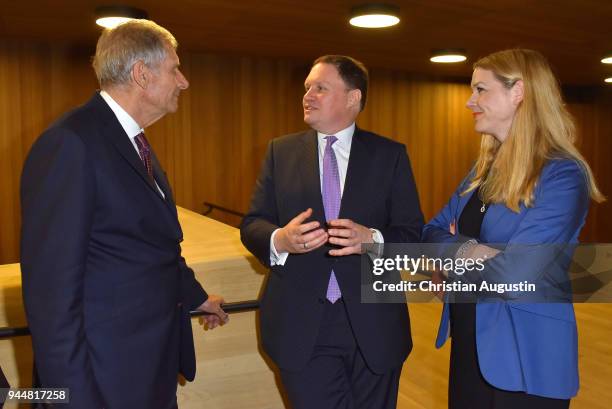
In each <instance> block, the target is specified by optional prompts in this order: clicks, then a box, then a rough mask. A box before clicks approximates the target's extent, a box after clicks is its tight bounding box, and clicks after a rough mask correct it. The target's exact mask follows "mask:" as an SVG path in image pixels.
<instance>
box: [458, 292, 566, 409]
mask: <svg viewBox="0 0 612 409" xmlns="http://www.w3.org/2000/svg"><path fill="white" fill-rule="evenodd" d="M450 312H451V337H452V344H451V358H450V374H449V378H450V379H449V383H448V407H449V409H567V408H569V404H570V401H569V400H565V399H551V398H544V397H541V396H535V395H529V394H527V393H525V392H509V391H504V390H501V389H497V388H495V387H493V386H491V385H490V384H489V383H487V381H486V380H485V379H484V378H483V376H482V374H481V373H480V367H479V366H478V354H477V351H476V304H451V306H450Z"/></svg>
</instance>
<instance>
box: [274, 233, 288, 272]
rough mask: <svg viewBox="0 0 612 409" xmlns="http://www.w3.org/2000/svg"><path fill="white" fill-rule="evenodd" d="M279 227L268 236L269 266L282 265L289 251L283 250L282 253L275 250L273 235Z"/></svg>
mask: <svg viewBox="0 0 612 409" xmlns="http://www.w3.org/2000/svg"><path fill="white" fill-rule="evenodd" d="M279 230H280V228H279V229H276V230H274V231H273V232H272V235H271V236H270V265H271V266H284V265H285V262H286V261H287V257H289V253H287V252H284V253H280V254H279V253H278V252H277V251H276V247H274V236H275V235H276V232H277V231H279Z"/></svg>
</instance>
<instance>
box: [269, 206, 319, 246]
mask: <svg viewBox="0 0 612 409" xmlns="http://www.w3.org/2000/svg"><path fill="white" fill-rule="evenodd" d="M311 215H312V209H310V208H309V209H307V210H305V211H303V212H302V213H300V214H298V215H297V216H295V217H294V218H293V219H292V220H291V221H290V222H289V223H287V225H286V226H285V227H283V228H281V229H280V230H278V232H277V233H276V235H275V236H274V247H275V248H276V252H277V253H308V252H310V251H312V250H314V249H317V248H319V247H321V246H322V245H323V244H325V242H326V241H327V238H328V235H327V233H326V232H325V230H324V229H321V228H318V227H319V225H320V223H319V222H316V221H314V222H308V223H304V222H305V221H306V219H308V218H309V217H310V216H311ZM315 229H316V230H315Z"/></svg>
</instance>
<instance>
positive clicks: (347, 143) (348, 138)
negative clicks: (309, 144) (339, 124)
mask: <svg viewBox="0 0 612 409" xmlns="http://www.w3.org/2000/svg"><path fill="white" fill-rule="evenodd" d="M354 133H355V122H353V123H352V124H350V125H349V126H348V127H346V128H344V129H343V130H341V131H338V132H336V133H335V134H333V135H334V136H335V137H336V138H338V141H337V142H336V143H335V145H339V147H341V148H344V149H346V150H348V151H350V147H351V143H352V142H353V134H354ZM328 135H330V134H326V133H321V132H318V131H317V139H318V140H319V145H322V146H325V144H326V143H327V140H326V139H325V137H326V136H328Z"/></svg>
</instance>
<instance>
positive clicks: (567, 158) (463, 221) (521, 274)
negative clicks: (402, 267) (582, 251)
mask: <svg viewBox="0 0 612 409" xmlns="http://www.w3.org/2000/svg"><path fill="white" fill-rule="evenodd" d="M471 87H472V95H471V97H470V99H469V100H468V102H467V107H468V109H470V110H471V111H472V114H473V116H474V121H475V129H476V131H477V132H479V133H481V134H482V141H481V149H480V153H479V156H478V159H477V161H476V165H475V167H474V169H473V170H472V171H471V172H470V173H469V174H468V176H467V177H466V178H465V180H464V181H463V182H462V183H461V184H460V185H459V187H458V189H457V191H456V192H455V193H454V194H453V196H452V197H451V198H450V201H449V202H448V204H447V205H446V206H445V207H444V208H443V209H442V210H441V211H440V213H439V214H438V215H437V216H435V217H434V218H433V219H432V220H431V221H430V222H429V223H428V224H427V225H426V226H425V228H424V230H423V241H425V242H430V243H458V244H460V247H459V250H458V251H457V254H458V255H460V256H461V257H464V258H476V257H482V258H485V257H486V258H487V261H486V262H485V263H484V264H485V268H484V269H483V270H482V272H480V273H478V274H475V275H471V276H468V275H466V277H465V279H467V280H468V281H471V282H479V281H480V282H482V281H488V282H492V283H504V282H519V281H522V280H526V281H529V282H532V283H534V284H536V285H540V284H542V282H539V281H538V280H540V281H541V280H542V277H543V275H542V274H541V273H542V272H541V271H540V272H538V271H534V270H533V269H530V268H521V266H522V265H523V266H524V265H525V261H526V259H527V258H528V257H526V255H525V254H524V252H523V251H522V250H521V249H522V247H521V246H522V245H534V244H542V245H564V244H575V243H577V240H578V235H579V233H580V230H581V228H582V226H583V224H584V220H585V218H586V214H587V211H588V208H589V201H590V199H593V200H595V201H601V200H603V196H602V194H601V193H600V192H599V190H598V189H597V186H596V184H595V179H594V177H593V175H592V173H591V170H590V168H589V166H588V164H587V163H586V161H585V160H584V158H583V157H582V155H581V154H580V153H579V152H578V150H577V149H576V147H575V146H574V137H575V130H574V124H573V122H572V119H571V117H570V115H569V114H568V112H567V111H566V109H565V107H564V104H563V101H562V98H561V93H560V90H559V86H558V84H557V81H556V79H555V77H554V75H553V74H552V72H551V69H550V67H549V65H548V63H547V62H546V60H545V59H544V57H543V56H542V55H541V54H539V53H538V52H536V51H532V50H524V49H513V50H506V51H500V52H496V53H493V54H491V55H489V56H487V57H485V58H482V59H480V60H479V61H478V62H476V63H475V64H474V72H473V76H472V84H471ZM486 243H497V244H498V246H497V248H499V244H501V245H502V246H501V250H498V249H495V248H493V247H490V246H487V244H486ZM523 249H524V247H523ZM521 263H523V264H521ZM451 274H452V273H451ZM549 285H550V284H549ZM449 327H450V328H449ZM449 333H450V336H451V338H452V346H451V363H450V379H449V408H452V409H506V408H508V409H510V408H512V409H516V408H520V409H527V408H537V409H548V408H550V409H557V408H559V409H560V408H568V407H569V402H570V399H571V398H572V397H573V396H575V395H576V393H577V391H578V362H577V361H578V357H577V354H578V346H577V332H576V322H575V316H574V310H573V306H572V304H571V303H525V302H481V300H480V299H479V302H477V303H475V304H474V303H463V304H461V303H455V304H450V303H446V304H445V305H444V310H443V314H442V320H441V324H440V330H439V332H438V338H437V341H436V346H437V347H440V346H441V345H442V344H443V343H444V342H445V341H446V338H447V337H448V334H449Z"/></svg>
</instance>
